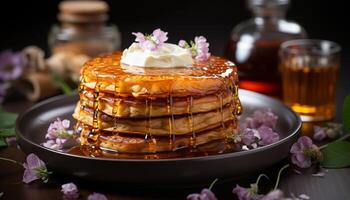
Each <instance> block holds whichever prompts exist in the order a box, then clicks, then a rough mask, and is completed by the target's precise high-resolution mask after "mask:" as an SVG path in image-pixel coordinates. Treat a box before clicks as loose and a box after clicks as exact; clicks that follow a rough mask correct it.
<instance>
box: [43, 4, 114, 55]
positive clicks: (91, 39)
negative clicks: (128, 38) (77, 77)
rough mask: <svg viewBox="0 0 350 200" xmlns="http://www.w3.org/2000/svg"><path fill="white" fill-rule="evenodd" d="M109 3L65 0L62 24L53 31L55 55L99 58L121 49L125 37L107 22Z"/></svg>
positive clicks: (60, 19)
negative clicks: (122, 38) (64, 54)
mask: <svg viewBox="0 0 350 200" xmlns="http://www.w3.org/2000/svg"><path fill="white" fill-rule="evenodd" d="M108 10H109V6H108V4H107V3H106V2H104V1H97V0H92V1H82V0H77V1H62V2H61V3H60V4H59V11H60V12H59V14H58V20H59V22H60V24H59V25H54V26H53V27H52V29H51V31H50V34H49V38H48V42H49V46H50V50H51V54H56V53H66V54H73V55H86V56H89V57H95V56H98V55H100V54H102V53H109V52H112V51H115V50H119V49H120V46H121V37H120V33H119V30H118V28H117V27H116V26H115V25H109V24H107V23H106V22H107V20H108V15H107V12H108Z"/></svg>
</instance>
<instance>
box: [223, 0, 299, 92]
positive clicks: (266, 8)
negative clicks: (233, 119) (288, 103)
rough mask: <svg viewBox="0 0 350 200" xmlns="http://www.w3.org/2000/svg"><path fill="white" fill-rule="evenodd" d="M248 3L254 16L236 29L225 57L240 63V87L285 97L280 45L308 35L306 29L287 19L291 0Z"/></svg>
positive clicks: (258, 0)
mask: <svg viewBox="0 0 350 200" xmlns="http://www.w3.org/2000/svg"><path fill="white" fill-rule="evenodd" d="M247 4H248V8H249V9H250V10H251V11H252V13H253V15H254V16H253V18H251V19H249V20H247V21H245V22H242V23H240V24H238V25H237V26H236V27H235V28H234V29H233V31H232V35H231V39H230V41H229V43H228V45H227V47H226V50H225V57H226V58H228V59H229V60H232V61H233V62H235V64H236V65H237V66H238V71H239V78H240V88H243V89H248V90H252V91H255V92H259V93H263V94H266V95H269V96H273V97H277V98H281V95H282V86H281V73H280V70H279V67H278V63H279V56H278V50H279V47H280V44H281V43H283V42H284V41H287V40H290V39H297V38H306V32H305V31H304V29H303V28H302V27H301V26H300V25H299V24H297V23H295V22H291V21H288V20H286V18H285V15H286V11H287V8H288V6H289V0H247Z"/></svg>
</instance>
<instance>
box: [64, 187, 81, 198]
mask: <svg viewBox="0 0 350 200" xmlns="http://www.w3.org/2000/svg"><path fill="white" fill-rule="evenodd" d="M61 187H62V189H61V191H62V193H63V195H64V196H65V197H66V198H67V199H77V198H78V197H79V191H78V187H77V186H76V185H75V184H74V183H66V184H63V185H62V186H61Z"/></svg>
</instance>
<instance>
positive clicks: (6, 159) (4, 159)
mask: <svg viewBox="0 0 350 200" xmlns="http://www.w3.org/2000/svg"><path fill="white" fill-rule="evenodd" d="M0 160H3V161H7V162H12V163H15V164H18V165H21V166H22V167H23V164H22V163H20V162H17V161H15V160H12V159H8V158H3V157H0Z"/></svg>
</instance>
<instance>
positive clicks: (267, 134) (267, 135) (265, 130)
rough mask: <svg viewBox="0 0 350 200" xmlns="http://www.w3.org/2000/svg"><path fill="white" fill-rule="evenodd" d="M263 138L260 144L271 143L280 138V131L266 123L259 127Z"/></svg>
mask: <svg viewBox="0 0 350 200" xmlns="http://www.w3.org/2000/svg"><path fill="white" fill-rule="evenodd" d="M258 132H259V134H260V138H261V140H260V141H259V144H260V145H269V144H272V143H275V142H277V141H278V140H279V139H280V136H279V135H278V133H276V132H274V131H273V130H272V129H271V128H270V127H267V126H265V125H263V126H260V127H259V128H258Z"/></svg>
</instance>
